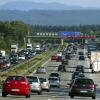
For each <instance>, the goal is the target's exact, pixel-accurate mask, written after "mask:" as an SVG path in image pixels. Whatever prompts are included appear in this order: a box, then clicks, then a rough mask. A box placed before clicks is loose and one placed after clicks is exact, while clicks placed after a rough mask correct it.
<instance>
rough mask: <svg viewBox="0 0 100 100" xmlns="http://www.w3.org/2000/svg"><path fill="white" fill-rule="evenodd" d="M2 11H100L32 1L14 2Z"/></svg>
mask: <svg viewBox="0 0 100 100" xmlns="http://www.w3.org/2000/svg"><path fill="white" fill-rule="evenodd" d="M0 9H2V10H22V11H28V10H86V9H88V10H93V9H100V8H96V7H81V6H71V5H65V4H61V3H57V2H53V3H37V2H31V1H13V2H8V3H6V4H4V5H1V6H0Z"/></svg>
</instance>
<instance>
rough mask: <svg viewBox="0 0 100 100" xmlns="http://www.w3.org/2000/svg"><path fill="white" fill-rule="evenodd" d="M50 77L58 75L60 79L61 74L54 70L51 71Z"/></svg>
mask: <svg viewBox="0 0 100 100" xmlns="http://www.w3.org/2000/svg"><path fill="white" fill-rule="evenodd" d="M49 77H58V78H59V80H60V75H59V73H57V72H52V73H50V75H49Z"/></svg>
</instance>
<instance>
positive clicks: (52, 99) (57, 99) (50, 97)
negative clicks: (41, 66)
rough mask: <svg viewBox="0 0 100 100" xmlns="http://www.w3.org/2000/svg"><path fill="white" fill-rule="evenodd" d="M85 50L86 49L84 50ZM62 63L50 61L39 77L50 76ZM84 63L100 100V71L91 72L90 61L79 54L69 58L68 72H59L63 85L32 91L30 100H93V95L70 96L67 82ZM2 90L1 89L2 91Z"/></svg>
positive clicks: (21, 99) (20, 99)
mask: <svg viewBox="0 0 100 100" xmlns="http://www.w3.org/2000/svg"><path fill="white" fill-rule="evenodd" d="M84 51H85V50H84ZM59 64H61V63H60V62H55V61H49V62H48V63H47V64H46V65H45V67H46V70H47V73H46V74H37V75H38V76H39V77H49V74H50V73H51V72H57V66H58V65H59ZM77 65H84V66H85V75H86V76H87V77H90V78H92V79H93V80H94V82H95V83H96V84H97V85H98V86H97V93H96V94H97V96H96V100H100V73H94V74H93V73H91V70H90V69H89V61H88V58H86V60H85V61H81V60H80V61H79V60H78V56H77V55H76V56H75V57H73V58H72V59H71V60H69V65H68V66H66V69H67V72H59V74H60V75H61V87H60V88H51V89H50V92H46V91H43V92H42V95H38V94H36V93H31V97H30V98H27V99H29V100H92V98H91V97H74V99H71V98H70V97H69V96H68V86H67V83H69V82H70V81H71V75H72V72H73V71H74V70H75V66H77ZM0 92H1V91H0ZM25 99H26V98H25V96H12V95H8V96H7V97H6V98H3V97H1V96H0V100H25Z"/></svg>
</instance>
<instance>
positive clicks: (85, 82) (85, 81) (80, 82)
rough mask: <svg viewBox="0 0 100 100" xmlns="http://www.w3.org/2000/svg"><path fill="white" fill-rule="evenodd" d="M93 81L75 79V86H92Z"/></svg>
mask: <svg viewBox="0 0 100 100" xmlns="http://www.w3.org/2000/svg"><path fill="white" fill-rule="evenodd" d="M93 83H94V82H93V80H91V79H77V80H76V81H75V84H93Z"/></svg>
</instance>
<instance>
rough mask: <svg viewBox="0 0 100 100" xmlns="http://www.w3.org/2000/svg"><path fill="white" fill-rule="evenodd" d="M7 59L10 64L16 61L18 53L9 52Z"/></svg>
mask: <svg viewBox="0 0 100 100" xmlns="http://www.w3.org/2000/svg"><path fill="white" fill-rule="evenodd" d="M9 59H10V62H11V64H16V63H18V54H17V53H11V54H10V55H9Z"/></svg>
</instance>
